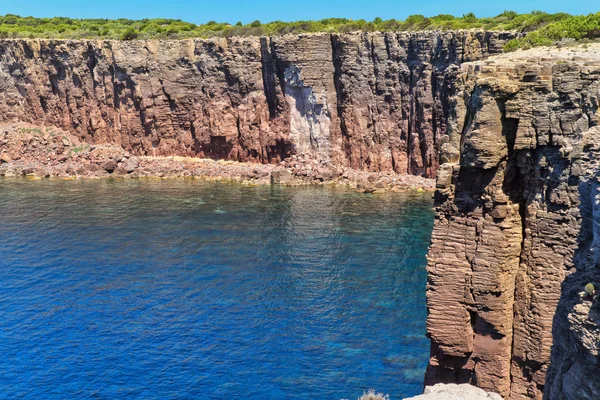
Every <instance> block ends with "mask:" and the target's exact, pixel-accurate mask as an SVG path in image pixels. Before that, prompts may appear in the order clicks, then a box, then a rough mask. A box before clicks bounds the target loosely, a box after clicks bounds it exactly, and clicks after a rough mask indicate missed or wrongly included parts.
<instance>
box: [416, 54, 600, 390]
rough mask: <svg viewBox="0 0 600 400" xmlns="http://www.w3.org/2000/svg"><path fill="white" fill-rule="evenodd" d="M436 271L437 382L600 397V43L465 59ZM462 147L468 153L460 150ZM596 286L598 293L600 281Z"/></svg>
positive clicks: (441, 175) (433, 365) (442, 194)
mask: <svg viewBox="0 0 600 400" xmlns="http://www.w3.org/2000/svg"><path fill="white" fill-rule="evenodd" d="M455 82H456V93H457V95H456V96H455V97H453V100H452V101H451V103H452V104H453V106H454V108H453V110H454V112H451V113H450V115H452V118H451V119H450V120H449V121H448V125H449V126H458V127H460V129H458V130H457V131H455V132H454V134H450V140H449V143H450V146H449V148H451V149H452V151H451V152H450V153H446V152H444V151H442V154H441V160H442V164H441V165H440V169H439V171H438V179H437V191H436V195H435V199H436V200H435V204H436V221H435V227H434V231H433V237H432V244H431V248H430V251H429V265H428V274H429V279H428V285H427V286H428V287H427V304H428V310H429V315H428V320H427V326H428V333H429V335H430V337H431V360H430V363H429V368H428V371H427V377H426V383H428V384H433V383H436V382H455V383H464V382H469V383H472V384H475V385H477V386H479V387H481V388H484V389H486V390H489V391H493V392H495V393H499V394H500V395H502V397H503V398H505V399H532V398H533V399H541V398H542V397H544V398H546V399H550V400H559V399H597V398H600V383H599V382H600V381H598V379H596V378H597V377H598V376H600V368H599V359H598V346H599V339H600V330H599V329H598V315H597V312H594V311H593V310H592V311H590V309H591V308H592V304H593V302H594V301H596V300H594V299H592V298H588V297H589V296H585V295H584V293H583V292H584V288H585V286H586V284H587V283H588V282H592V283H597V282H598V279H599V278H600V276H599V272H598V271H599V269H598V261H597V256H595V253H596V252H597V245H596V243H597V238H596V236H597V214H598V213H597V208H598V198H600V197H599V195H598V193H599V192H598V169H597V162H596V158H597V155H596V154H597V152H598V149H599V148H598V146H599V145H600V130H599V128H598V122H599V115H598V104H599V98H600V46H599V45H597V44H595V45H589V46H586V45H584V46H575V47H570V48H539V49H533V50H529V51H520V52H516V53H510V54H506V55H501V56H497V57H492V58H489V59H487V60H485V61H481V62H475V63H466V64H463V65H462V66H461V68H460V72H459V73H458V76H457V79H456V81H455ZM455 149H459V151H458V152H455V151H454V150H455ZM596 286H598V285H597V284H596Z"/></svg>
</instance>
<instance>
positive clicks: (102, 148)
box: [0, 124, 435, 193]
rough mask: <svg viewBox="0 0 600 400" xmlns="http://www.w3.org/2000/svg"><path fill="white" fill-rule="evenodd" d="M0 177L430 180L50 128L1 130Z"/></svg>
mask: <svg viewBox="0 0 600 400" xmlns="http://www.w3.org/2000/svg"><path fill="white" fill-rule="evenodd" d="M0 145H1V146H0V176H2V177H24V178H29V179H107V178H120V179H135V178H158V179H168V178H199V179H204V180H210V181H225V182H236V183H241V184H245V185H270V184H279V185H285V186H304V185H338V186H346V187H350V188H353V189H355V190H357V191H359V192H362V193H384V192H388V191H411V190H416V191H422V192H433V191H434V190H435V180H433V179H427V178H423V177H421V176H416V175H408V174H398V173H395V172H391V171H385V172H365V171H359V170H354V169H351V168H348V167H344V166H339V165H333V164H331V163H330V162H329V161H328V160H315V159H312V158H310V157H309V156H307V155H294V156H291V157H289V158H287V159H286V160H284V161H282V162H280V163H278V164H258V163H247V162H237V161H228V160H213V159H205V158H194V157H182V156H136V155H133V154H130V153H129V152H127V151H125V150H124V149H123V148H121V147H120V146H118V145H114V144H88V143H85V142H81V141H80V140H79V139H77V138H76V137H74V136H73V135H71V134H69V133H65V132H62V131H58V130H57V129H55V128H50V127H43V128H40V127H37V126H33V125H25V124H12V125H8V126H4V127H2V129H0Z"/></svg>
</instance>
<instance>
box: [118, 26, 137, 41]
mask: <svg viewBox="0 0 600 400" xmlns="http://www.w3.org/2000/svg"><path fill="white" fill-rule="evenodd" d="M137 37H138V33H137V31H136V30H135V29H134V28H127V30H126V31H125V32H124V33H123V34H122V35H121V40H134V39H137Z"/></svg>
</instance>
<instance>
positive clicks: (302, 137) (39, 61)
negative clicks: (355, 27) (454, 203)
mask: <svg viewBox="0 0 600 400" xmlns="http://www.w3.org/2000/svg"><path fill="white" fill-rule="evenodd" d="M512 37H513V34H509V33H485V32H472V31H471V32H466V31H461V32H444V33H439V32H438V33H435V32H427V33H423V32H420V33H398V34H395V33H394V34H392V33H390V34H380V33H374V34H366V33H363V34H343V35H329V34H316V35H300V36H284V37H273V38H266V37H264V38H231V39H209V40H185V41H131V42H117V41H47V40H3V41H0V122H14V121H21V122H28V123H35V124H48V125H55V126H58V127H60V128H62V129H65V130H68V131H70V132H72V133H74V134H76V135H77V136H78V137H79V138H80V139H81V140H85V141H88V142H93V143H105V142H106V143H114V144H119V145H121V146H123V147H124V148H125V149H126V150H128V151H131V152H132V153H134V154H138V155H143V154H150V155H153V154H155V155H197V156H201V157H212V158H224V159H233V160H239V161H256V162H263V163H268V162H276V161H280V160H281V159H284V158H285V157H287V156H289V155H290V154H292V153H304V154H310V155H312V156H314V157H318V158H319V159H328V160H331V161H332V162H333V163H337V164H340V165H346V166H351V167H353V168H356V169H361V170H369V171H383V170H395V171H397V172H409V173H412V174H421V175H424V176H427V177H433V176H434V175H435V173H436V170H437V167H438V154H439V150H440V148H441V147H443V146H444V145H445V143H446V142H447V137H448V131H449V130H451V127H449V126H448V125H447V123H446V121H447V120H448V118H447V117H448V115H447V114H448V112H449V111H448V110H449V103H448V102H449V100H448V99H449V97H450V95H451V93H452V90H453V89H452V88H453V87H454V83H453V82H454V80H455V79H456V75H457V73H458V67H457V65H458V64H460V63H462V62H465V61H475V60H479V59H482V58H485V57H487V56H489V55H492V54H497V53H500V52H501V51H502V47H503V45H504V44H505V43H506V41H507V40H509V39H510V38H512Z"/></svg>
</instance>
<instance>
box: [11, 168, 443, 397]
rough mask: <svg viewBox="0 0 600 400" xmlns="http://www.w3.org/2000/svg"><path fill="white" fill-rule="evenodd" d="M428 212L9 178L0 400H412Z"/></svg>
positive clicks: (314, 198) (285, 191) (397, 203)
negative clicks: (363, 398)
mask: <svg viewBox="0 0 600 400" xmlns="http://www.w3.org/2000/svg"><path fill="white" fill-rule="evenodd" d="M431 205H432V202H431V200H430V195H426V194H424V195H420V194H394V193H390V194H385V195H376V196H375V195H364V194H358V193H354V192H352V191H349V190H345V189H327V188H322V187H304V188H283V187H275V186H274V187H243V186H239V185H229V184H214V183H203V182H199V181H175V180H168V181H158V180H157V181H153V180H140V181H137V180H127V181H105V180H102V181H48V180H45V181H28V180H11V179H0V371H1V373H0V388H1V390H0V398H7V399H16V398H35V399H66V398H69V399H75V398H97V399H117V398H118V399H126V398H135V399H138V398H143V399H200V398H203V399H242V398H243V399H261V400H264V399H324V400H328V399H332V400H333V399H345V398H347V399H356V398H357V397H359V396H360V394H361V393H362V391H363V390H366V389H369V388H374V389H376V390H377V391H380V392H384V393H389V394H390V395H391V398H392V399H400V398H402V397H403V396H409V395H415V394H418V393H420V392H421V389H422V381H423V375H424V370H425V365H426V363H427V359H428V341H427V340H426V338H425V336H424V333H425V317H426V309H425V283H426V272H425V263H426V261H425V254H426V251H427V246H428V244H429V238H430V234H431V229H432V224H433V214H432V211H431Z"/></svg>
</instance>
